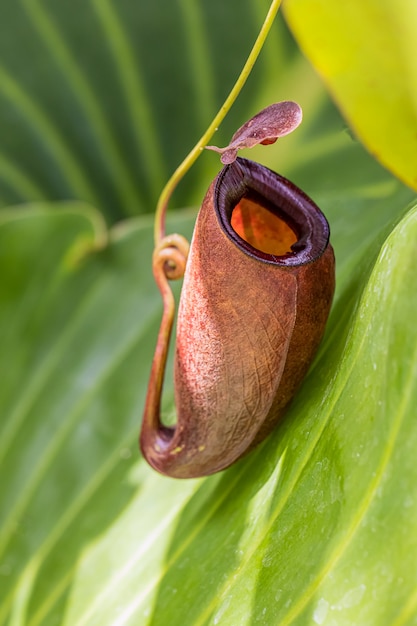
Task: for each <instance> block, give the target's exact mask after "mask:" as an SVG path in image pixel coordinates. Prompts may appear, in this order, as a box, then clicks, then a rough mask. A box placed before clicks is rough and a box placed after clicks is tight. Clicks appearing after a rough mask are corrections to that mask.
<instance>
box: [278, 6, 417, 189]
mask: <svg viewBox="0 0 417 626" xmlns="http://www.w3.org/2000/svg"><path fill="white" fill-rule="evenodd" d="M285 8H286V17H287V19H288V22H289V24H290V25H291V28H292V31H293V32H294V34H295V35H296V37H297V40H298V41H299V43H300V46H301V47H302V49H303V51H304V52H305V53H306V55H307V56H308V58H309V59H310V60H311V62H312V63H313V64H314V66H315V67H316V68H317V70H318V71H319V72H320V74H321V75H322V77H323V79H324V80H325V81H326V83H327V85H328V87H329V89H330V91H331V92H332V94H333V95H334V98H335V100H336V101H337V103H338V106H339V107H340V109H341V111H343V113H344V115H345V116H346V119H347V120H348V121H349V124H350V126H351V127H352V128H353V130H354V132H355V133H356V135H357V136H358V137H359V138H360V139H361V141H363V143H364V144H365V145H366V146H367V147H368V149H369V150H370V152H371V153H372V154H373V155H374V156H375V157H376V158H377V159H378V160H379V161H380V162H381V163H382V164H383V165H385V166H386V167H388V168H390V169H391V171H392V172H394V173H395V174H396V175H397V176H398V177H399V178H401V179H402V180H403V181H404V182H405V183H407V184H408V185H410V186H411V187H413V188H414V189H417V165H416V158H415V155H416V152H417V66H416V63H415V59H416V58H417V7H416V3H415V0H398V2H389V1H388V0H350V1H349V2H334V0H286V2H285Z"/></svg>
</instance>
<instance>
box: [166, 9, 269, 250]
mask: <svg viewBox="0 0 417 626" xmlns="http://www.w3.org/2000/svg"><path fill="white" fill-rule="evenodd" d="M280 4H281V0H272V2H271V6H270V7H269V11H268V13H267V16H266V18H265V20H264V23H263V24H262V27H261V30H260V31H259V35H258V37H257V38H256V41H255V43H254V45H253V48H252V50H251V52H250V54H249V56H248V58H247V60H246V63H245V65H244V66H243V69H242V71H241V73H240V75H239V77H238V79H237V81H236V83H235V84H234V86H233V88H232V90H231V92H230V93H229V95H228V96H227V98H226V100H225V102H224V103H223V105H222V106H221V108H220V110H219V112H218V113H217V115H216V116H215V118H214V119H213V121H212V122H211V124H210V126H209V127H208V128H207V130H206V132H205V133H204V135H203V136H202V137H201V138H200V140H199V141H198V142H197V143H196V145H195V146H194V148H193V149H192V150H191V152H189V154H188V155H187V156H186V157H185V159H184V160H183V162H182V163H181V165H179V166H178V167H177V169H176V170H175V172H174V173H173V175H172V176H171V178H170V179H169V181H168V182H167V184H166V185H165V187H164V189H163V190H162V193H161V195H160V197H159V200H158V204H157V206H156V212H155V227H154V236H155V246H159V245H160V243H161V241H162V239H163V238H164V237H165V215H166V210H167V206H168V203H169V200H170V198H171V196H172V194H173V192H174V190H175V188H176V186H177V185H178V183H179V182H180V180H181V179H182V178H183V177H184V175H185V174H186V173H187V172H188V170H189V169H190V168H191V166H192V165H193V164H194V163H195V161H196V160H197V159H198V157H199V156H200V154H201V152H202V151H203V149H204V147H205V146H206V145H207V143H208V142H209V141H210V139H211V137H212V136H213V135H214V133H215V132H216V130H217V129H218V127H219V126H220V124H221V122H222V121H223V120H224V118H225V117H226V115H227V113H228V112H229V110H230V108H231V106H232V105H233V103H234V101H235V100H236V98H237V97H238V95H239V93H240V92H241V90H242V88H243V86H244V84H245V83H246V80H247V79H248V77H249V75H250V73H251V71H252V68H253V66H254V65H255V62H256V60H257V58H258V56H259V53H260V52H261V50H262V47H263V45H264V43H265V40H266V38H267V36H268V33H269V31H270V29H271V26H272V23H273V21H274V19H275V16H276V14H277V13H278V9H279V7H280Z"/></svg>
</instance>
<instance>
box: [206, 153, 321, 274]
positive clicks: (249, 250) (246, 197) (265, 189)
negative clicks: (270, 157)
mask: <svg viewBox="0 0 417 626" xmlns="http://www.w3.org/2000/svg"><path fill="white" fill-rule="evenodd" d="M214 207H215V211H216V214H217V218H218V220H219V222H220V225H221V227H222V229H223V231H224V232H225V233H226V234H227V236H228V237H229V238H230V239H231V240H232V241H233V242H234V243H235V244H236V245H237V246H238V247H239V248H240V249H241V250H242V251H243V252H245V253H246V254H248V255H249V256H251V257H254V258H256V259H259V260H260V261H264V262H266V263H272V264H274V265H283V266H297V265H305V264H307V263H311V262H312V261H314V260H315V259H317V258H318V257H320V256H321V255H322V254H323V252H324V251H325V250H326V247H327V245H328V242H329V237H330V228H329V224H328V222H327V220H326V218H325V217H324V215H323V213H322V212H321V211H320V209H319V208H318V206H317V205H316V204H315V203H314V202H313V201H312V200H311V198H309V197H308V196H307V195H306V194H305V193H304V192H303V191H301V189H299V188H298V187H297V186H296V185H294V184H293V183H292V182H291V181H289V180H287V179H286V178H284V177H282V176H280V175H279V174H276V173H275V172H273V171H272V170H270V169H268V168H267V167H264V166H263V165H260V164H259V163H256V162H254V161H249V160H248V159H242V158H240V157H239V158H237V159H236V161H234V162H233V163H231V164H230V165H226V166H225V167H224V168H223V170H222V171H221V172H220V174H219V176H218V178H217V182H216V185H215V189H214Z"/></svg>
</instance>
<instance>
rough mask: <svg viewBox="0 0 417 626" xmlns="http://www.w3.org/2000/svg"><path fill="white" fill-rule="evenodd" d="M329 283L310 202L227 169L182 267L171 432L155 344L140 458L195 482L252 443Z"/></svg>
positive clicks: (281, 401)
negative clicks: (164, 417) (152, 382)
mask: <svg viewBox="0 0 417 626" xmlns="http://www.w3.org/2000/svg"><path fill="white" fill-rule="evenodd" d="M174 248H175V245H174ZM174 269H175V268H174ZM334 284H335V279H334V254H333V249H332V247H331V246H330V244H329V226H328V223H327V220H326V218H325V217H324V215H323V214H322V213H321V211H320V210H319V209H318V207H317V206H316V205H315V204H314V202H313V201H312V200H311V199H310V198H308V197H307V196H306V195H305V194H304V193H303V192H302V191H301V190H300V189H298V188H297V187H296V186H295V185H294V184H293V183H291V182H290V181H288V180H286V179H285V178H283V177H281V176H279V175H278V174H276V173H274V172H272V171H271V170H269V169H267V168H266V167H263V166H262V165H259V164H258V163H255V162H253V161H249V160H246V159H242V158H237V159H236V160H235V161H234V162H233V163H231V164H230V165H226V166H225V167H224V168H223V169H222V170H221V172H220V173H219V174H218V176H217V177H216V179H215V180H214V181H213V183H212V184H211V186H210V188H209V190H208V192H207V194H206V196H205V198H204V201H203V204H202V207H201V209H200V212H199V215H198V218H197V222H196V226H195V230H194V235H193V239H192V242H191V248H190V253H189V257H188V260H187V263H186V269H185V275H184V283H183V288H182V293H181V299H180V304H179V312H178V324H177V337H176V354H175V404H176V410H177V423H176V425H175V426H174V427H167V426H164V425H163V424H162V423H161V421H160V416H159V411H160V394H161V389H162V380H163V370H164V368H165V361H166V350H167V347H166V345H164V347H163V350H162V351H161V350H160V354H156V356H155V361H154V366H153V374H152V376H153V380H157V384H156V386H155V385H152V388H150V389H149V392H148V398H147V405H146V409H145V414H144V419H143V425H142V432H141V437H140V444H141V448H142V451H143V454H144V456H145V458H146V459H147V461H148V462H149V463H150V464H151V465H152V466H153V467H154V468H155V469H156V470H158V471H159V472H161V473H163V474H166V475H169V476H173V477H177V478H189V477H196V476H204V475H207V474H212V473H213V472H217V471H219V470H222V469H224V468H226V467H228V466H229V465H231V464H232V463H233V462H234V461H236V460H237V459H239V458H240V457H242V456H243V455H245V454H246V453H247V452H248V451H249V450H251V449H252V448H253V447H254V446H256V445H257V444H258V443H259V442H260V441H261V440H263V439H264V438H265V437H266V436H267V435H268V433H269V432H270V431H271V430H272V428H273V427H274V425H275V424H276V422H277V420H279V419H280V417H281V416H282V414H283V412H284V410H285V408H286V407H287V405H288V403H289V402H290V400H291V398H292V397H293V395H294V393H295V391H296V390H297V388H298V387H299V385H300V383H301V381H302V379H303V377H304V376H305V374H306V372H307V370H308V368H309V365H310V363H311V361H312V359H313V356H314V354H315V352H316V350H317V347H318V345H319V343H320V340H321V338H322V335H323V332H324V328H325V324H326V320H327V317H328V314H329V311H330V306H331V302H332V297H333V292H334ZM161 332H162V331H161ZM168 335H169V333H168V334H167V333H165V339H166V341H165V344H167V342H168ZM162 352H164V353H163V354H162Z"/></svg>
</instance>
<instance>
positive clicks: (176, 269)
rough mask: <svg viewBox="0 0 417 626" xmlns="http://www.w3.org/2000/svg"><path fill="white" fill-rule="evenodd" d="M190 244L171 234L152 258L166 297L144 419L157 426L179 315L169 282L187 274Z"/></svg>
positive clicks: (163, 298)
mask: <svg viewBox="0 0 417 626" xmlns="http://www.w3.org/2000/svg"><path fill="white" fill-rule="evenodd" d="M189 247H190V245H189V243H188V241H187V240H186V239H185V237H183V236H182V235H176V234H174V235H167V236H166V237H164V238H163V239H162V240H161V241H160V243H159V244H158V245H157V247H156V248H155V250H154V253H153V258H152V267H153V274H154V278H155V282H156V284H157V286H158V289H159V291H160V293H161V296H162V302H163V313H162V320H161V326H160V328H159V334H158V340H157V344H156V349H155V355H154V358H153V362H152V369H151V376H150V380H149V386H148V395H147V398H146V404H145V413H144V420H145V421H146V422H149V424H154V426H155V427H156V426H157V425H159V413H160V404H161V394H162V385H163V382H164V372H165V366H166V361H167V357H168V348H169V342H170V338H171V332H172V327H173V324H174V318H175V299H174V295H173V293H172V290H171V287H170V286H169V282H168V281H169V280H178V279H180V278H182V277H183V276H184V272H185V266H186V264H187V257H188V250H189Z"/></svg>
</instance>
